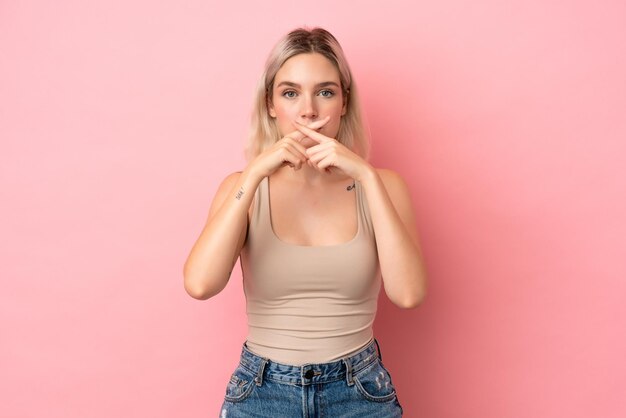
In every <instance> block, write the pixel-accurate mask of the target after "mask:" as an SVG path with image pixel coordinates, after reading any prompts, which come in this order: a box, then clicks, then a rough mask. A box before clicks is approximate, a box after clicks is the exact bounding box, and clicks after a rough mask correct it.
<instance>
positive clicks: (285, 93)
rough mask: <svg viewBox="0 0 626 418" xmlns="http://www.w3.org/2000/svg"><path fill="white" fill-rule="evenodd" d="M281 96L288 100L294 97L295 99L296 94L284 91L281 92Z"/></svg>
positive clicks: (291, 91)
mask: <svg viewBox="0 0 626 418" xmlns="http://www.w3.org/2000/svg"><path fill="white" fill-rule="evenodd" d="M283 96H284V97H286V98H288V99H293V98H294V97H296V92H295V91H293V90H285V91H283Z"/></svg>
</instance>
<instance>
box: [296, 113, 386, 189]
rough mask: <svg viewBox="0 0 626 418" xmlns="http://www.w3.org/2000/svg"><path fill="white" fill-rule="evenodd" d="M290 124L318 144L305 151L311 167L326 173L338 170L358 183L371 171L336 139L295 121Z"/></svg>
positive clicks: (359, 158)
mask: <svg viewBox="0 0 626 418" xmlns="http://www.w3.org/2000/svg"><path fill="white" fill-rule="evenodd" d="M292 123H293V125H294V127H295V128H296V129H297V130H298V131H299V132H300V133H302V134H303V135H305V136H306V137H307V138H310V139H312V140H313V141H315V142H317V143H318V144H317V145H314V146H312V147H310V148H308V149H306V150H305V154H306V155H307V157H308V164H309V165H310V166H311V167H313V168H316V169H318V170H320V171H325V172H328V173H330V172H332V170H333V169H338V170H340V171H341V172H343V173H344V174H346V175H347V176H350V177H351V178H353V179H355V180H358V181H361V179H362V178H363V176H364V175H365V173H366V172H367V171H368V170H372V169H373V168H372V166H371V165H370V164H369V163H368V162H367V161H365V160H364V159H363V158H361V157H360V156H359V155H357V154H356V153H354V152H352V151H351V150H350V149H348V148H347V147H346V146H345V145H343V144H342V143H340V142H339V141H337V140H336V139H334V138H330V137H327V136H325V135H323V134H321V133H319V132H317V131H315V130H313V129H311V127H310V126H305V125H302V124H301V123H298V122H297V121H293V122H292Z"/></svg>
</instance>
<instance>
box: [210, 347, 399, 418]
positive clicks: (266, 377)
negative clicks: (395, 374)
mask: <svg viewBox="0 0 626 418" xmlns="http://www.w3.org/2000/svg"><path fill="white" fill-rule="evenodd" d="M377 348H378V349H377ZM238 417H248V418H254V417H257V418H296V417H303V418H313V417H315V418H318V417H332V418H334V417H341V418H363V417H368V418H376V417H380V418H395V417H402V407H401V406H400V403H399V402H398V397H397V395H396V390H395V388H394V386H393V384H392V382H391V375H390V374H389V372H388V371H387V369H385V366H383V363H382V356H381V355H380V347H379V346H378V341H376V340H375V339H373V340H372V341H370V343H369V344H368V345H367V346H366V347H364V348H363V349H362V350H360V351H359V352H357V353H356V354H354V355H352V356H350V357H346V358H343V359H341V360H337V361H334V362H331V363H323V364H305V365H303V366H290V365H286V364H281V363H276V362H273V361H271V360H269V359H266V358H263V357H260V356H258V355H256V354H254V353H252V352H251V351H250V350H249V349H248V347H247V345H246V344H245V343H244V344H243V348H242V350H241V360H240V362H239V365H238V366H237V368H236V369H235V371H234V373H233V374H232V376H231V378H230V381H229V382H228V385H227V387H226V395H225V397H224V403H223V404H222V409H221V415H220V418H238Z"/></svg>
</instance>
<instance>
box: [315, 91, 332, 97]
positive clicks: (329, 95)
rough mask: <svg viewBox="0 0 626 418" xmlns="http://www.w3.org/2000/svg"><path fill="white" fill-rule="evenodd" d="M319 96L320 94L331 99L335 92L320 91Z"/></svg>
mask: <svg viewBox="0 0 626 418" xmlns="http://www.w3.org/2000/svg"><path fill="white" fill-rule="evenodd" d="M319 94H321V95H322V96H323V97H333V96H334V95H335V92H334V91H332V90H322V91H320V93H319Z"/></svg>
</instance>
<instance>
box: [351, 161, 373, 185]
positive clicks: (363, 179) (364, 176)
mask: <svg viewBox="0 0 626 418" xmlns="http://www.w3.org/2000/svg"><path fill="white" fill-rule="evenodd" d="M376 177H378V172H377V171H376V169H375V168H374V167H373V166H372V165H370V164H369V163H365V165H364V167H363V169H362V170H361V172H360V173H359V175H358V176H357V178H355V180H356V181H358V182H359V183H369V182H371V181H372V180H375V179H376Z"/></svg>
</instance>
